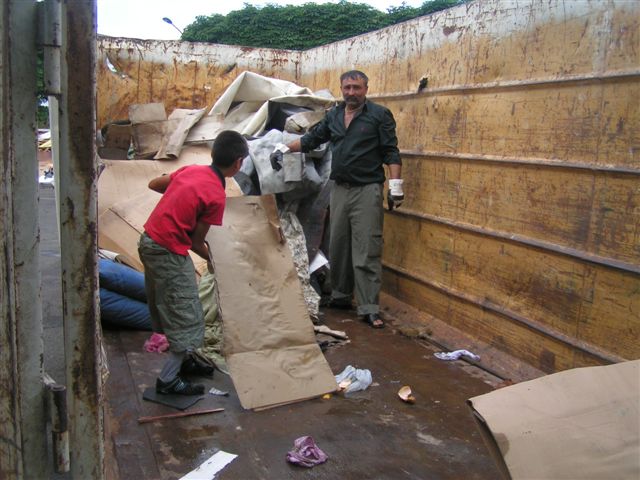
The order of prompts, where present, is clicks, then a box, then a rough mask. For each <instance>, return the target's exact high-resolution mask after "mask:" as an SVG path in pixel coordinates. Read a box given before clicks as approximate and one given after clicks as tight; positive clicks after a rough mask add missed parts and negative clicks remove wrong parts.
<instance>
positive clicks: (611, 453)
mask: <svg viewBox="0 0 640 480" xmlns="http://www.w3.org/2000/svg"><path fill="white" fill-rule="evenodd" d="M469 403H470V406H471V408H472V410H473V412H474V415H475V418H476V419H477V420H478V422H479V426H480V429H481V431H482V432H483V435H484V436H485V440H486V441H487V445H488V446H489V448H490V450H492V453H493V454H494V456H496V461H497V462H498V465H499V466H500V464H501V463H502V466H503V468H504V471H503V473H504V474H505V476H511V478H513V479H527V480H530V479H554V480H556V479H594V480H596V479H597V480H602V479H638V478H640V415H639V414H640V360H634V361H629V362H624V363H619V364H616V365H609V366H604V367H587V368H578V369H573V370H567V371H564V372H560V373H556V374H554V375H549V376H546V377H542V378H538V379H536V380H531V381H529V382H524V383H520V384H517V385H513V386H510V387H507V388H503V389H500V390H496V391H494V392H491V393H488V394H485V395H481V396H478V397H474V398H472V399H470V400H469ZM500 456H501V457H502V458H499V457H500ZM502 459H504V462H502Z"/></svg>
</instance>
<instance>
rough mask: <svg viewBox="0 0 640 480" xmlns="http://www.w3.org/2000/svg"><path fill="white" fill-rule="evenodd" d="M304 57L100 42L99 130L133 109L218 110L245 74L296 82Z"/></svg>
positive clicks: (109, 40) (155, 43)
mask: <svg viewBox="0 0 640 480" xmlns="http://www.w3.org/2000/svg"><path fill="white" fill-rule="evenodd" d="M298 57H299V52H292V51H287V50H272V49H265V48H251V47H235V46H229V45H210V44H202V43H189V42H178V41H158V40H136V39H122V38H112V37H99V39H98V51H97V91H98V93H99V94H98V99H97V125H98V127H99V128H101V127H103V126H104V125H106V124H108V123H110V122H114V121H118V120H127V119H128V118H129V105H132V104H135V103H150V102H164V104H165V108H166V109H167V113H170V112H171V111H173V109H174V108H204V107H206V106H213V104H214V103H215V101H216V100H217V99H218V97H220V95H221V94H222V92H224V91H225V89H226V88H227V87H228V86H229V84H230V83H231V82H233V81H234V80H235V79H236V77H237V76H238V75H239V74H240V73H242V72H243V71H245V70H250V71H253V72H255V73H259V74H261V75H266V76H269V77H278V78H282V79H284V80H291V81H293V80H295V78H296V72H297V69H298V61H297V59H298Z"/></svg>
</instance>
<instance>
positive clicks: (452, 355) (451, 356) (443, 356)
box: [433, 350, 480, 362]
mask: <svg viewBox="0 0 640 480" xmlns="http://www.w3.org/2000/svg"><path fill="white" fill-rule="evenodd" d="M433 356H434V357H436V358H439V359H440V360H458V359H459V358H460V357H463V356H464V357H467V358H470V359H471V360H473V361H474V362H478V361H480V355H476V354H475V353H472V352H470V351H469V350H455V351H453V352H449V353H446V352H437V353H434V354H433Z"/></svg>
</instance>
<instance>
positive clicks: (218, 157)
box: [211, 130, 249, 168]
mask: <svg viewBox="0 0 640 480" xmlns="http://www.w3.org/2000/svg"><path fill="white" fill-rule="evenodd" d="M247 155H249V145H248V144H247V140H246V139H245V138H244V137H243V136H242V135H240V134H239V133H238V132H234V131H233V130H224V131H222V132H220V133H219V134H218V136H217V137H216V139H215V140H214V141H213V148H212V149H211V159H212V160H213V164H214V165H215V166H216V167H220V168H227V167H230V166H231V165H233V162H235V161H236V160H237V159H238V158H244V157H246V156H247Z"/></svg>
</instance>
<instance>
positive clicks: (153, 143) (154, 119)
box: [129, 103, 167, 158]
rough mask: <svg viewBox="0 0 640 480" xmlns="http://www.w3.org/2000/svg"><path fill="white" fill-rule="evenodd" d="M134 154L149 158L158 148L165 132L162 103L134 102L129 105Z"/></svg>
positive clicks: (165, 117)
mask: <svg viewBox="0 0 640 480" xmlns="http://www.w3.org/2000/svg"><path fill="white" fill-rule="evenodd" d="M129 120H131V125H132V130H133V145H134V147H135V150H136V155H137V156H138V157H140V158H150V157H152V156H153V155H155V153H156V152H157V151H158V150H160V146H161V144H162V138H163V137H164V136H165V134H166V132H167V114H166V112H165V110H164V104H162V103H145V104H135V105H131V106H130V107H129Z"/></svg>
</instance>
